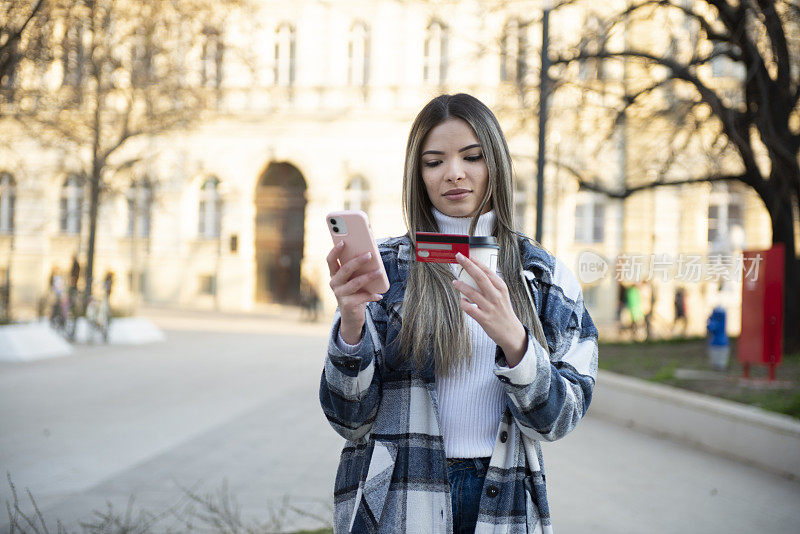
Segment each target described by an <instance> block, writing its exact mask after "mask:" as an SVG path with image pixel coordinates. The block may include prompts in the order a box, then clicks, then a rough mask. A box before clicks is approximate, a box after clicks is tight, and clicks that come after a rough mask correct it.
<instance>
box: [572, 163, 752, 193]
mask: <svg viewBox="0 0 800 534" xmlns="http://www.w3.org/2000/svg"><path fill="white" fill-rule="evenodd" d="M556 165H557V166H559V167H560V168H562V169H564V170H566V171H567V172H569V173H570V174H572V175H573V176H574V177H575V178H576V180H577V181H578V186H579V188H580V189H583V190H586V191H593V192H595V193H601V194H603V195H606V196H607V197H610V198H616V199H620V200H624V199H626V198H628V197H629V196H631V195H633V194H635V193H639V192H641V191H646V190H648V189H654V188H656V187H668V186H678V185H688V184H701V183H706V182H730V181H736V180H739V181H745V179H746V176H745V175H744V174H717V175H712V176H707V177H705V178H686V179H683V180H671V181H667V180H664V179H663V177H662V178H661V179H658V180H655V181H653V182H648V183H644V184H639V185H634V186H631V187H627V186H626V187H624V188H622V189H613V188H611V187H608V186H605V185H602V184H600V183H599V181H598V180H597V179H596V178H594V179H593V180H592V181H587V180H586V178H585V177H584V176H583V175H582V174H581V173H580V172H579V171H577V170H576V169H574V168H572V167H570V166H569V165H566V164H564V163H559V162H556Z"/></svg>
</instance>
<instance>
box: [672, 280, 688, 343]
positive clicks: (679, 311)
mask: <svg viewBox="0 0 800 534" xmlns="http://www.w3.org/2000/svg"><path fill="white" fill-rule="evenodd" d="M674 306H675V318H674V319H673V321H672V330H673V331H674V330H675V327H676V326H677V325H678V323H681V337H686V323H687V317H686V290H685V289H683V287H681V286H678V287H677V288H676V289H675V299H674Z"/></svg>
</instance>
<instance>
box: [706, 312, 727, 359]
mask: <svg viewBox="0 0 800 534" xmlns="http://www.w3.org/2000/svg"><path fill="white" fill-rule="evenodd" d="M725 318H726V312H725V308H723V307H722V306H717V307H715V308H714V310H713V311H712V312H711V315H710V316H709V317H708V321H707V323H706V330H708V335H709V338H708V359H709V361H710V362H711V368H712V369H714V370H715V371H725V370H726V369H727V368H728V360H729V358H730V345H729V343H728V334H726V333H725Z"/></svg>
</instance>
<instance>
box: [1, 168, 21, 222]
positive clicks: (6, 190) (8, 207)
mask: <svg viewBox="0 0 800 534" xmlns="http://www.w3.org/2000/svg"><path fill="white" fill-rule="evenodd" d="M16 200H17V184H16V183H15V182H14V177H13V176H11V175H10V174H9V173H7V172H0V234H13V233H14V203H15V202H16Z"/></svg>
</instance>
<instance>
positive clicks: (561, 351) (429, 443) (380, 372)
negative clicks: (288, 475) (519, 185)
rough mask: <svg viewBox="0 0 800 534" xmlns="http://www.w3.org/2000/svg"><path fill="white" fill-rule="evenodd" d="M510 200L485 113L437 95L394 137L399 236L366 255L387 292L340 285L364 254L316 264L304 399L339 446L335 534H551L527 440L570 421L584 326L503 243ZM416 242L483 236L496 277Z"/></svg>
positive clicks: (557, 283)
mask: <svg viewBox="0 0 800 534" xmlns="http://www.w3.org/2000/svg"><path fill="white" fill-rule="evenodd" d="M513 192H514V186H513V169H512V165H511V156H510V153H509V150H508V146H507V143H506V140H505V137H504V136H503V133H502V131H501V129H500V126H499V124H498V122H497V119H496V118H495V117H494V115H493V114H492V112H491V111H490V110H489V109H488V108H487V107H486V106H485V105H484V104H482V103H481V102H480V101H478V100H477V99H476V98H474V97H472V96H469V95H464V94H459V95H442V96H439V97H437V98H435V99H433V100H432V101H431V102H429V103H428V104H427V105H426V106H425V107H424V108H423V110H422V111H421V112H420V113H419V115H418V116H417V118H416V120H415V122H414V125H413V126H412V128H411V133H410V135H409V139H408V144H407V149H406V161H405V172H404V175H403V209H404V215H405V220H406V222H407V225H408V233H407V234H406V235H404V236H402V237H398V238H393V239H390V240H388V241H386V242H384V243H382V244H381V245H380V251H381V259H382V261H383V262H384V266H385V269H386V272H387V274H388V276H389V281H390V288H389V290H388V292H387V293H385V294H384V295H383V296H381V295H378V294H373V293H370V292H369V291H367V290H365V289H363V288H364V286H365V284H368V283H369V282H371V281H372V280H373V279H374V276H375V275H377V274H378V272H377V271H376V272H374V273H368V274H365V275H360V276H354V274H353V273H355V272H356V271H357V269H358V268H359V267H360V266H361V265H362V264H363V263H364V262H366V261H368V258H367V257H366V256H361V257H358V258H355V259H353V260H351V261H348V262H346V263H344V264H341V265H340V263H339V258H340V257H341V251H342V247H340V246H337V247H334V248H333V249H332V250H331V252H330V253H329V255H328V258H327V260H328V267H329V269H330V275H331V288H332V289H333V293H334V295H335V296H336V300H337V302H338V304H339V306H338V310H337V313H336V316H335V318H334V323H333V328H332V332H331V338H330V341H329V345H328V357H327V360H326V362H325V369H324V372H323V379H322V382H321V385H320V400H321V402H322V407H323V410H324V412H325V415H326V416H327V418H328V420H329V421H330V423H331V425H332V426H333V428H334V429H335V430H336V431H337V432H338V433H339V434H341V435H342V436H343V437H344V438H345V439H347V440H348V441H347V443H346V444H345V447H344V450H343V451H342V455H341V460H340V463H339V471H338V474H337V476H336V487H335V490H334V504H335V511H334V524H335V527H334V530H335V531H336V532H357V533H362V532H379V533H392V534H394V533H399V532H443V533H461V532H470V533H471V532H495V531H497V532H501V531H502V532H506V533H509V534H511V533H523V532H537V533H545V534H547V533H550V532H552V528H551V526H550V517H549V516H550V514H549V511H548V510H549V508H548V503H547V497H546V492H545V480H544V471H543V469H544V468H543V465H542V451H541V446H540V444H539V441H540V440H546V441H554V440H557V439H559V438H561V437H563V436H565V435H566V434H568V433H569V432H570V431H571V430H572V429H573V428H575V425H576V424H577V423H578V421H579V420H580V419H581V418H582V417H583V415H584V414H585V413H586V409H587V408H588V405H589V402H590V400H591V396H592V391H593V387H594V382H595V376H596V369H597V330H596V328H595V326H594V324H593V323H592V320H591V318H590V317H589V313H588V311H587V310H586V309H585V308H584V305H583V298H582V297H581V289H580V284H579V283H578V281H577V279H576V278H575V276H574V275H573V274H572V273H571V272H570V271H569V269H568V268H567V267H566V266H565V265H564V264H563V263H561V262H560V261H559V260H557V259H556V258H554V257H553V256H551V255H550V254H549V253H548V252H546V251H545V250H544V249H542V248H541V247H540V246H538V244H535V243H531V241H530V240H529V239H527V238H525V237H524V236H521V235H519V234H517V233H516V231H515V229H514V227H513V224H514V219H513ZM418 231H427V232H442V233H447V234H471V235H475V236H493V237H494V238H495V240H496V242H497V243H498V244H499V261H498V266H497V267H498V269H499V274H498V272H496V271H495V269H490V268H489V267H488V266H486V265H484V264H482V263H480V262H477V261H472V260H471V259H469V258H466V257H464V256H457V257H456V260H457V261H458V264H457V265H456V264H452V265H448V264H441V263H425V262H416V261H414V257H415V253H414V246H415V241H416V240H415V236H416V232H418ZM486 241H489V240H488V239H487V240H486ZM460 269H464V270H465V271H466V272H467V273H468V274H469V275H470V276H471V277H472V279H473V280H474V281H475V282H476V286H470V285H468V284H467V283H465V282H464V281H462V280H460V279H457V278H456V273H457V272H458V271H459V270H460ZM537 308H538V310H545V312H544V313H541V314H540V313H539V311H538V310H537ZM479 510H480V514H479V513H478V512H479Z"/></svg>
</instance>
